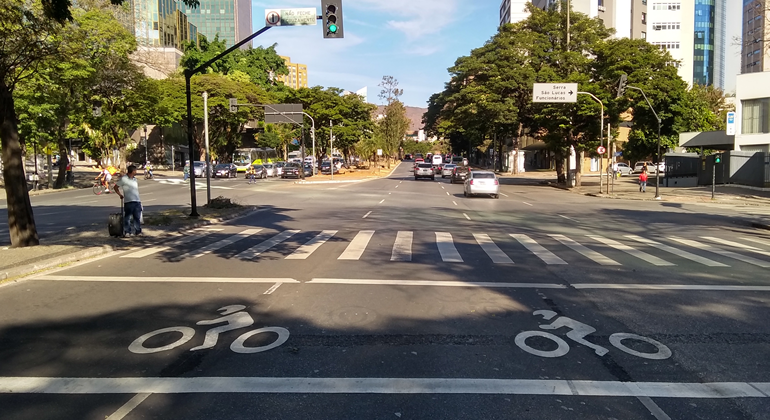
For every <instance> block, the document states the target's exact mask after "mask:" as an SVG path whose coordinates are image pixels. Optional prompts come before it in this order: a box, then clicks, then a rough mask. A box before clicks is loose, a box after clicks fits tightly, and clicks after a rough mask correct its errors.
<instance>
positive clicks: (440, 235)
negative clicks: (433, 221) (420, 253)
mask: <svg viewBox="0 0 770 420" xmlns="http://www.w3.org/2000/svg"><path fill="white" fill-rule="evenodd" d="M436 246H437V247H438V252H439V254H441V260H442V261H444V262H463V257H461V256H460V253H459V252H457V248H456V247H455V243H454V239H453V238H452V234H451V233H449V232H436Z"/></svg>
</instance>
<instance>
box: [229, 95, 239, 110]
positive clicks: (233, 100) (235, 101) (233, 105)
mask: <svg viewBox="0 0 770 420" xmlns="http://www.w3.org/2000/svg"><path fill="white" fill-rule="evenodd" d="M230 112H238V99H237V98H230Z"/></svg>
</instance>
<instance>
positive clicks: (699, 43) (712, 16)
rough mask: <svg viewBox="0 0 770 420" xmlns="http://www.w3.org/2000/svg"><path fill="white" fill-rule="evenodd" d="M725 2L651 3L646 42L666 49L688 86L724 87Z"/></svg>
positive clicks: (672, 0) (666, 0)
mask: <svg viewBox="0 0 770 420" xmlns="http://www.w3.org/2000/svg"><path fill="white" fill-rule="evenodd" d="M726 7H727V0H662V1H653V2H652V7H651V9H650V10H649V15H648V20H649V23H648V25H649V27H650V31H649V32H648V35H647V40H648V41H649V42H650V43H651V44H653V45H657V46H658V47H660V48H661V49H665V50H668V52H669V53H670V54H671V56H672V57H673V58H674V60H677V61H678V66H679V76H681V77H682V79H684V80H685V81H686V82H687V83H688V84H690V85H692V84H699V85H714V86H715V87H718V88H720V89H721V88H724V85H725V74H724V73H725V48H726V42H725V41H726V40H725V36H726V28H725V13H726V10H727V9H726Z"/></svg>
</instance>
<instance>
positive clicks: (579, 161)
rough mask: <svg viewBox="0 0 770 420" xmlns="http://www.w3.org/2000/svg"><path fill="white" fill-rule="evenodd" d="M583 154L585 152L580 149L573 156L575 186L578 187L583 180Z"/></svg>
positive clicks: (584, 154)
mask: <svg viewBox="0 0 770 420" xmlns="http://www.w3.org/2000/svg"><path fill="white" fill-rule="evenodd" d="M585 156H586V152H585V151H584V150H581V151H580V152H578V153H577V156H576V157H575V187H578V188H580V183H581V182H583V159H585ZM599 175H601V174H599Z"/></svg>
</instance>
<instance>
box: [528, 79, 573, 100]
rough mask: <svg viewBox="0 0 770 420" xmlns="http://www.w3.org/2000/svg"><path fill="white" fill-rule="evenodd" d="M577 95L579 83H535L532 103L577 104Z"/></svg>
mask: <svg viewBox="0 0 770 420" xmlns="http://www.w3.org/2000/svg"><path fill="white" fill-rule="evenodd" d="M577 93H578V84H577V83H535V84H534V86H532V102H549V103H557V104H568V103H575V102H577Z"/></svg>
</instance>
